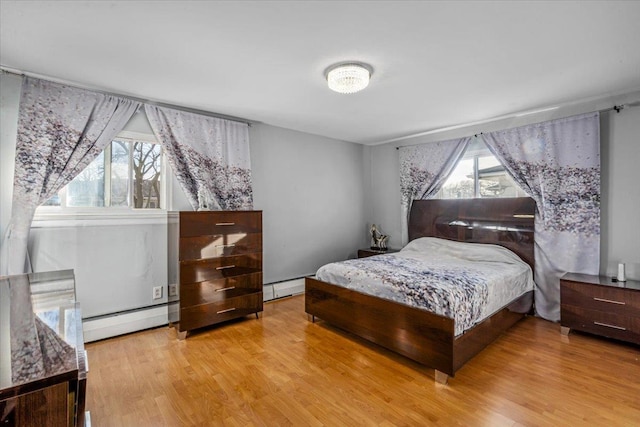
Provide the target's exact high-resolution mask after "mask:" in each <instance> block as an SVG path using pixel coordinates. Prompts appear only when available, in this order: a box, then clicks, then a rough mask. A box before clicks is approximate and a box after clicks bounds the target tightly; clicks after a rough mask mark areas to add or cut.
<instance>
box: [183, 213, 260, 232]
mask: <svg viewBox="0 0 640 427" xmlns="http://www.w3.org/2000/svg"><path fill="white" fill-rule="evenodd" d="M213 218H214V216H212V212H180V237H181V238H184V237H194V236H202V235H216V234H234V233H261V232H262V212H260V211H242V212H231V211H226V212H222V211H221V212H215V219H213Z"/></svg>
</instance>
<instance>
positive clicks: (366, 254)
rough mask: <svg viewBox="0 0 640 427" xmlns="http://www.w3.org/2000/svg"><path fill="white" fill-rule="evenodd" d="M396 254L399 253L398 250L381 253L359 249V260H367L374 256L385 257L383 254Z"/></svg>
mask: <svg viewBox="0 0 640 427" xmlns="http://www.w3.org/2000/svg"><path fill="white" fill-rule="evenodd" d="M394 252H398V250H397V249H387V250H386V251H381V250H379V249H371V248H366V249H358V258H366V257H369V256H374V255H383V254H392V253H394Z"/></svg>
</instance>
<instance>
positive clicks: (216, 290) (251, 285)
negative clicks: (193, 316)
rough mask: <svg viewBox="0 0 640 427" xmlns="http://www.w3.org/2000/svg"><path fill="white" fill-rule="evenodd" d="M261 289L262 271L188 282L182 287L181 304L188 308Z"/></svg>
mask: <svg viewBox="0 0 640 427" xmlns="http://www.w3.org/2000/svg"><path fill="white" fill-rule="evenodd" d="M260 291H262V273H252V274H243V275H241V276H236V277H230V278H226V279H218V280H206V281H204V282H197V283H187V284H184V285H182V288H181V289H180V306H181V307H183V308H186V307H191V306H194V305H200V304H207V303H211V302H219V301H224V300H226V299H229V298H235V297H238V296H242V295H247V294H251V293H254V292H260Z"/></svg>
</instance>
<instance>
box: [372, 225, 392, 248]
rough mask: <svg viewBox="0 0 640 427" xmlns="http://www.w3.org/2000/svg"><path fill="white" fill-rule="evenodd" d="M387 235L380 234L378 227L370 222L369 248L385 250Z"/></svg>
mask: <svg viewBox="0 0 640 427" xmlns="http://www.w3.org/2000/svg"><path fill="white" fill-rule="evenodd" d="M388 239H389V236H387V235H384V234H380V233H379V232H378V228H377V227H376V225H375V224H371V241H372V245H371V249H374V250H378V251H386V250H387V240H388Z"/></svg>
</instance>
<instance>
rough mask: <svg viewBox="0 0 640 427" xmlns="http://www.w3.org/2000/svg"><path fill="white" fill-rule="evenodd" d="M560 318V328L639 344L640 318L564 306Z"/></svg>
mask: <svg viewBox="0 0 640 427" xmlns="http://www.w3.org/2000/svg"><path fill="white" fill-rule="evenodd" d="M561 317H562V320H561V324H562V326H566V327H569V328H572V329H577V330H579V331H584V332H590V333H593V334H597V335H601V336H605V337H609V338H616V339H619V340H624V341H629V342H634V343H638V344H640V317H635V316H627V315H623V314H619V313H613V312H602V311H598V310H590V309H585V308H582V307H576V306H573V305H565V304H562V307H561Z"/></svg>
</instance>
